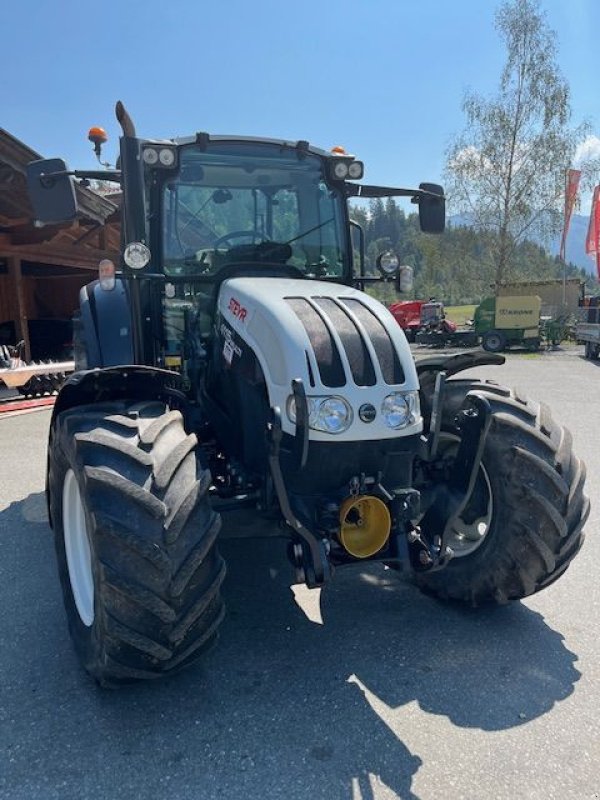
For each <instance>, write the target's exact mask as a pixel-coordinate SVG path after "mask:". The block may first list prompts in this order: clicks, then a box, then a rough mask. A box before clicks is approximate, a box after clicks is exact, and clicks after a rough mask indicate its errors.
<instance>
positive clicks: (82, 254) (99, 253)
mask: <svg viewBox="0 0 600 800" xmlns="http://www.w3.org/2000/svg"><path fill="white" fill-rule="evenodd" d="M10 256H18V257H19V258H20V259H21V261H33V262H35V263H37V264H53V265H55V266H59V267H61V266H62V267H75V268H76V269H97V267H98V262H99V261H101V260H102V259H103V258H110V259H112V260H113V261H114V260H115V258H117V252H116V251H114V250H96V249H92V248H87V247H82V248H77V249H76V248H74V247H73V246H67V247H65V246H64V245H63V246H62V247H56V246H54V247H52V246H48V245H43V244H30V245H11V246H8V247H7V246H6V245H4V244H2V243H0V258H9V257H10Z"/></svg>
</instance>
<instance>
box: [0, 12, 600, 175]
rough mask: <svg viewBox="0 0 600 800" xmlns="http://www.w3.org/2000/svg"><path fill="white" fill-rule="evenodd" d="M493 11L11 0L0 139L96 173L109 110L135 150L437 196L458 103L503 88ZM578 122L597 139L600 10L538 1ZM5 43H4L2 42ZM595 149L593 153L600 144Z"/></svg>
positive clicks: (0, 80) (114, 134) (110, 127)
mask: <svg viewBox="0 0 600 800" xmlns="http://www.w3.org/2000/svg"><path fill="white" fill-rule="evenodd" d="M496 6H497V2H494V1H493V0H419V2H415V1H414V0H369V1H368V2H367V1H366V0H365V1H363V2H359V0H345V1H344V2H342V0H320V2H315V0H306V1H305V2H283V1H282V0H278V1H277V2H274V1H273V0H254V2H242V0H221V1H220V2H218V1H217V2H214V0H213V2H206V1H205V0H171V2H170V3H165V2H164V0H163V1H162V2H157V0H145V2H133V1H132V0H120V2H116V0H104V2H100V3H82V2H72V0H62V1H61V0H55V2H50V1H49V0H37V2H34V1H33V0H19V1H18V2H15V1H14V0H13V2H9V1H8V0H7V2H6V3H5V4H3V9H2V22H3V29H4V32H5V35H4V36H3V47H2V50H3V68H2V70H1V72H0V108H1V109H2V116H1V117H0V125H1V126H2V127H4V128H6V129H7V130H9V131H10V132H11V133H13V134H14V135H15V136H17V137H18V138H20V139H22V140H23V141H25V142H26V143H27V144H29V145H31V146H32V147H34V148H35V149H37V150H38V151H39V152H41V153H42V154H43V155H45V156H48V157H50V156H63V157H65V158H66V159H67V161H68V163H69V165H70V166H71V167H86V166H87V167H89V166H93V165H94V163H95V162H94V159H93V155H92V153H91V146H90V145H89V143H88V142H87V139H86V134H87V130H88V128H89V126H90V125H102V126H103V127H105V128H106V130H107V131H108V133H109V135H110V137H111V142H109V145H108V146H107V148H106V151H105V155H106V156H107V157H108V158H109V159H110V160H113V159H114V156H115V151H116V144H117V139H118V126H117V124H116V122H115V119H114V112H113V108H114V101H115V100H116V99H119V98H120V99H122V100H123V101H124V102H125V104H126V106H127V108H128V109H129V111H130V113H131V115H132V117H133V118H134V120H135V122H136V125H137V129H138V132H139V133H140V135H144V136H148V137H163V136H164V137H169V136H177V135H187V134H191V133H194V132H195V131H197V130H206V131H209V132H212V133H239V134H255V135H259V136H274V137H282V138H290V139H308V140H309V141H311V142H313V143H314V144H316V145H319V146H321V147H330V146H332V145H334V144H343V145H344V146H346V147H347V149H349V150H351V151H352V152H354V153H355V154H356V155H358V156H359V157H361V158H362V159H363V160H364V161H365V164H366V175H365V178H366V180H367V181H368V182H373V183H388V184H391V185H415V184H417V183H418V182H420V181H423V180H433V181H438V180H440V179H441V173H442V170H443V166H444V151H445V149H446V147H447V145H448V143H449V141H450V140H451V138H452V136H453V134H455V133H457V132H458V131H460V130H461V129H462V127H463V122H464V119H463V115H462V112H461V99H462V97H463V94H464V91H465V89H467V88H472V89H475V90H476V91H478V92H480V93H483V94H487V93H490V92H492V91H493V90H494V88H495V86H496V85H497V81H498V77H499V74H500V70H501V66H502V63H503V56H504V54H503V50H502V46H501V43H500V41H499V39H498V36H497V34H496V32H495V30H494V27H493V18H494V10H495V8H496ZM542 7H543V8H544V9H545V10H546V12H547V15H548V19H549V22H550V25H551V27H552V28H553V29H554V30H555V31H556V32H557V34H558V40H559V63H560V65H561V68H562V71H563V74H564V75H565V77H566V78H567V79H568V81H569V82H570V85H571V94H572V109H573V121H574V122H580V121H582V120H583V119H587V120H588V121H589V122H590V123H591V124H592V129H593V133H594V134H596V135H600V115H599V111H598V97H599V95H598V55H597V53H598V46H597V41H596V39H597V37H596V35H595V34H596V32H597V31H598V30H600V2H598V0H568V1H567V0H543V2H542ZM8 31H10V34H9V35H6V32H8ZM597 144H598V146H599V147H600V141H598V143H597Z"/></svg>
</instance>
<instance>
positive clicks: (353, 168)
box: [348, 161, 364, 181]
mask: <svg viewBox="0 0 600 800" xmlns="http://www.w3.org/2000/svg"><path fill="white" fill-rule="evenodd" d="M363 174H364V166H363V163H362V161H353V162H352V163H351V164H350V166H349V167H348V177H349V178H352V179H353V180H355V181H357V180H359V179H360V178H362V176H363Z"/></svg>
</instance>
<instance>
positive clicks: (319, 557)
mask: <svg viewBox="0 0 600 800" xmlns="http://www.w3.org/2000/svg"><path fill="white" fill-rule="evenodd" d="M282 436H283V433H282V429H281V412H280V410H279V408H272V409H271V420H270V422H269V424H268V426H267V437H268V442H269V467H270V469H271V476H272V478H273V486H274V488H275V493H276V494H277V499H278V500H279V506H280V508H281V513H282V514H283V516H284V518H285V521H286V522H287V524H288V525H289V526H290V528H291V529H292V530H293V531H294V533H295V534H296V535H297V536H299V537H300V539H301V540H302V542H303V545H305V547H304V546H303V548H302V550H303V558H302V561H303V570H304V575H305V580H306V585H307V586H308V587H309V589H314V588H315V587H317V586H323V584H325V583H326V582H327V580H328V579H329V578H330V577H331V567H330V564H329V558H328V556H327V550H326V547H325V541H323V540H322V539H319V538H318V537H317V536H315V535H314V534H313V533H311V532H310V531H309V530H308V528H307V527H306V526H305V525H303V523H302V522H301V521H300V520H299V519H298V517H297V516H296V515H295V514H294V512H293V510H292V507H291V505H290V498H289V496H288V493H287V489H286V486H285V481H284V479H283V473H282V472H281V464H280V461H279V454H280V449H281V439H282Z"/></svg>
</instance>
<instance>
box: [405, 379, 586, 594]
mask: <svg viewBox="0 0 600 800" xmlns="http://www.w3.org/2000/svg"><path fill="white" fill-rule="evenodd" d="M472 390H476V391H477V392H478V393H481V394H483V396H485V397H486V398H487V400H488V401H489V402H490V404H491V407H492V421H491V425H490V428H489V432H488V436H487V440H486V445H485V450H484V454H483V460H482V467H483V470H482V477H483V478H484V479H485V481H482V482H481V483H480V486H481V487H482V488H481V489H480V491H483V492H484V493H485V492H487V493H488V494H489V503H486V502H485V501H484V502H482V500H481V496H480V497H479V498H478V503H479V509H477V508H473V507H472V506H473V503H474V502H475V501H474V500H473V498H472V500H471V501H470V503H471V507H470V504H467V508H466V509H465V511H464V512H463V514H462V517H464V518H465V520H466V522H465V525H466V526H467V531H468V524H469V522H471V523H472V522H473V520H476V521H477V520H478V519H479V518H480V517H483V516H485V515H484V514H483V512H484V511H485V512H486V513H487V511H488V509H489V525H488V528H487V531H486V532H485V536H483V535H482V541H481V543H480V544H478V546H476V547H471V548H470V549H469V547H467V548H465V549H464V551H463V552H464V553H465V554H464V555H462V556H460V557H456V558H453V559H452V560H451V561H450V562H449V564H448V565H447V566H446V567H445V568H444V569H442V570H440V571H438V572H433V573H430V574H428V573H426V572H425V573H422V574H419V575H418V576H417V583H418V584H419V586H420V587H421V588H422V589H424V590H425V591H427V592H429V593H432V594H435V595H437V596H438V597H440V598H443V599H454V600H460V601H463V602H466V603H469V604H471V605H479V604H482V603H485V602H490V601H491V602H497V603H506V602H508V601H510V600H516V599H519V598H522V597H526V596H528V595H531V594H533V593H534V592H537V591H539V590H540V589H543V588H545V587H546V586H549V585H550V584H551V583H553V582H554V581H555V580H556V579H557V578H558V577H560V575H562V574H563V572H565V570H566V569H567V567H568V566H569V564H570V563H571V561H572V559H573V558H574V557H575V555H576V554H577V553H578V551H579V549H580V547H581V545H582V543H583V538H584V536H583V532H582V529H583V526H584V524H585V522H586V520H587V517H588V515H589V501H588V499H587V498H586V497H585V495H584V494H583V486H584V482H585V465H584V464H583V462H581V461H580V460H579V459H578V458H576V457H575V455H574V454H573V451H572V448H571V434H570V433H569V432H568V431H567V430H566V429H565V428H561V427H560V426H559V425H557V424H556V423H555V422H554V421H553V420H552V418H551V416H550V412H549V409H548V408H547V407H546V406H544V405H538V404H537V403H533V402H531V401H529V400H527V399H525V398H523V397H521V396H520V395H518V394H516V393H515V392H514V391H511V390H509V389H506V388H504V387H501V386H498V385H495V384H491V383H485V382H482V381H469V380H451V381H448V383H447V384H446V397H445V404H444V410H443V419H442V427H443V430H444V431H445V432H446V434H447V435H448V436H450V437H459V436H460V431H459V430H458V429H457V427H456V424H455V421H454V420H455V417H456V414H457V412H458V410H459V409H460V408H461V406H462V404H463V401H464V398H465V397H466V395H467V393H468V392H469V391H472ZM435 533H440V531H430V532H429V535H433V534H435ZM467 544H468V540H467Z"/></svg>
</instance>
